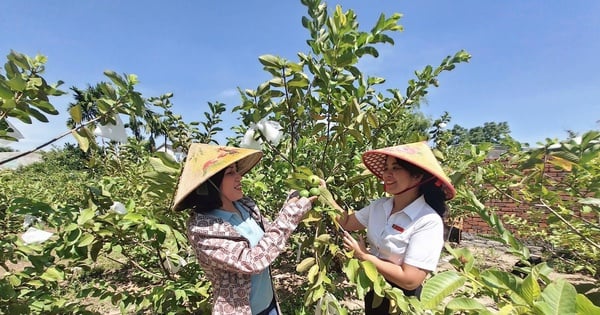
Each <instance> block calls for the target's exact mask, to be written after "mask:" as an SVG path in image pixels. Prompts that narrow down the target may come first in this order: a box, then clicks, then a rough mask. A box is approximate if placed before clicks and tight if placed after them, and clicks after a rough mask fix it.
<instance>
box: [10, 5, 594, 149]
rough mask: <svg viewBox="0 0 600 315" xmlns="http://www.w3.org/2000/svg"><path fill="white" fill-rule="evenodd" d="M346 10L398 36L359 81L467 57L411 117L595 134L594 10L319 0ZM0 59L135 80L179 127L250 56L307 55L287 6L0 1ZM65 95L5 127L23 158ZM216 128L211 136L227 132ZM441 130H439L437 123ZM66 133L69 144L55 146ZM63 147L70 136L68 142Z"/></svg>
mask: <svg viewBox="0 0 600 315" xmlns="http://www.w3.org/2000/svg"><path fill="white" fill-rule="evenodd" d="M327 4H328V6H329V8H330V10H331V9H333V8H334V7H335V5H336V4H340V5H341V6H342V8H343V9H344V10H348V9H352V10H354V11H355V12H356V14H357V15H358V20H359V23H360V27H361V29H363V30H368V29H370V28H371V26H372V25H373V23H374V21H375V20H376V19H377V18H378V16H379V14H380V13H385V14H386V15H387V16H389V15H391V14H392V13H395V12H399V13H402V14H403V15H404V17H403V18H402V19H401V24H402V25H403V26H404V28H405V30H404V32H401V33H396V34H394V35H393V38H394V40H395V45H394V46H390V45H385V46H378V47H377V48H378V50H379V51H380V57H379V58H370V57H369V58H366V59H365V60H363V61H361V63H360V64H359V67H360V68H361V69H362V70H363V72H364V73H367V74H369V75H373V76H381V77H384V78H386V79H387V85H386V86H388V87H394V88H398V89H400V90H401V91H403V90H404V89H405V88H406V86H407V83H406V82H407V81H408V80H409V79H410V78H413V72H414V71H415V70H420V69H422V68H423V67H424V66H425V65H428V64H430V65H432V66H437V65H438V64H439V63H440V62H441V60H442V59H443V58H444V57H445V56H447V55H452V54H454V53H455V52H457V51H459V50H461V49H465V50H466V51H468V52H469V53H470V54H471V55H472V60H471V62H470V63H468V64H461V65H459V66H458V67H457V68H456V69H454V70H453V71H451V72H446V73H443V74H442V75H441V77H440V87H439V88H432V89H430V90H429V94H428V97H427V100H428V103H427V104H424V105H422V110H423V112H424V113H425V114H427V115H429V116H430V117H432V118H437V117H438V116H439V115H441V114H442V113H443V112H444V111H447V112H449V113H450V115H451V116H452V121H451V124H450V126H452V124H459V125H461V126H463V127H466V128H472V127H475V126H480V125H483V123H485V122H491V121H494V122H502V121H506V122H508V124H509V126H510V128H511V131H512V135H513V137H515V138H516V139H517V140H520V141H523V142H529V143H531V144H535V143H536V142H539V141H542V142H543V141H544V139H545V138H558V139H564V138H566V137H567V133H566V130H573V131H576V132H585V131H588V130H592V129H596V130H597V129H600V123H598V121H599V120H600V75H599V73H600V60H599V57H598V56H600V19H599V18H598V16H600V2H598V1H593V0H582V1H566V0H560V1H559V0H557V1H542V0H531V1H523V0H506V1H480V0H469V1H467V0H456V1H442V0H437V1H433V0H421V1H406V0H402V1H400V0H396V1H391V0H390V1H376V0H373V1H365V0H344V1H337V2H336V1H330V2H327ZM0 12H1V13H0V54H2V58H3V62H4V60H5V56H6V55H7V54H8V53H9V52H10V50H11V49H13V50H16V51H18V52H22V53H25V54H28V55H31V56H33V55H35V54H37V53H40V54H43V55H46V56H47V57H48V63H47V66H46V74H45V77H46V78H47V79H48V80H49V81H50V82H55V81H57V80H59V79H60V80H63V81H65V85H63V89H64V90H68V88H69V87H70V86H77V87H81V88H83V87H85V86H86V85H87V84H95V83H97V82H99V81H102V80H107V79H106V78H105V77H104V76H103V74H102V73H103V71H104V70H114V71H116V72H118V73H133V74H136V75H138V77H139V79H140V81H141V83H140V85H139V87H138V89H139V90H140V91H141V92H142V93H143V95H144V96H146V97H148V96H158V95H161V94H163V93H167V92H173V93H174V98H173V99H172V101H173V103H174V110H175V111H176V112H178V113H180V114H182V115H183V118H184V120H186V121H192V120H201V119H202V117H203V115H202V113H203V112H205V111H207V108H208V106H207V102H215V101H220V102H223V103H225V104H227V105H228V106H229V108H232V107H233V106H235V105H237V104H238V103H239V96H238V95H237V93H236V88H237V87H240V88H242V89H247V88H256V86H257V85H258V84H260V83H261V82H263V81H264V80H266V79H268V78H269V77H268V75H267V74H266V73H265V72H264V71H263V70H262V67H261V65H260V64H259V62H258V56H260V55H263V54H274V55H279V56H282V57H284V58H287V59H290V60H293V61H297V57H296V53H297V52H308V46H307V45H306V43H305V41H306V39H307V38H308V33H307V31H306V30H305V29H304V28H303V27H302V25H301V22H300V21H301V18H302V16H304V15H306V10H305V7H304V6H302V5H301V3H300V1H291V0H287V1H281V0H277V1H276V0H255V1H227V0H222V1H190V0H188V1H183V0H181V1H168V2H167V1H155V0H147V1H121V0H103V1H41V0H33V1H17V0H7V1H2V2H0ZM70 101H71V98H70V97H69V96H62V97H60V98H58V99H55V100H54V102H53V104H54V105H55V106H56V107H57V109H58V110H59V111H60V112H61V113H62V114H61V115H60V116H52V117H50V120H51V123H49V124H44V123H41V122H34V123H33V124H32V125H24V124H20V123H19V122H14V121H13V123H14V124H15V125H16V126H17V127H18V129H19V130H20V131H21V132H22V133H23V135H24V136H25V139H23V140H21V141H20V142H19V143H15V144H11V147H13V148H15V149H17V150H21V151H23V150H27V149H32V148H33V147H35V146H37V145H39V144H41V143H43V142H45V141H47V140H49V139H51V138H53V137H54V136H57V135H59V134H61V133H63V132H64V131H66V127H65V125H64V122H65V121H66V119H67V116H66V106H67V103H69V102H70ZM236 123H237V122H236V121H235V120H231V119H230V120H228V124H225V125H223V127H225V128H229V127H228V126H230V125H232V124H236ZM450 126H449V127H450ZM68 138H70V136H69V137H68ZM68 141H71V142H73V141H74V140H73V139H68Z"/></svg>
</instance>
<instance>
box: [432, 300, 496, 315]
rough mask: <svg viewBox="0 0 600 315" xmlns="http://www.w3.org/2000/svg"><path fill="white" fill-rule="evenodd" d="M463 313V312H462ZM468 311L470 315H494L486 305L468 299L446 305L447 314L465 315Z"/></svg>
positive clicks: (453, 301)
mask: <svg viewBox="0 0 600 315" xmlns="http://www.w3.org/2000/svg"><path fill="white" fill-rule="evenodd" d="M461 311H462V312H461ZM464 311H467V313H468V314H471V313H476V314H482V315H487V314H493V313H492V312H490V311H489V310H488V309H487V307H486V306H485V305H483V304H482V303H481V302H479V301H477V300H475V299H472V298H467V297H459V298H456V299H453V300H451V301H450V302H448V304H446V310H445V312H444V313H445V314H464V313H465V312H464Z"/></svg>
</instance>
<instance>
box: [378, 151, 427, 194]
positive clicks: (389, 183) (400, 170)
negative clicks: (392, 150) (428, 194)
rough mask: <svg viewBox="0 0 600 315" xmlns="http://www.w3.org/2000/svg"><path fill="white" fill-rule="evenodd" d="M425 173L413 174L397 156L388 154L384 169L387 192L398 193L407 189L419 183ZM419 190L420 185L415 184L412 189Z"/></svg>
mask: <svg viewBox="0 0 600 315" xmlns="http://www.w3.org/2000/svg"><path fill="white" fill-rule="evenodd" d="M422 177H423V175H415V174H411V173H410V172H409V171H408V170H407V169H406V168H404V167H403V166H402V165H400V164H399V163H398V160H397V159H396V158H395V157H392V156H388V157H387V159H386V161H385V168H384V170H383V183H384V184H385V191H386V192H387V193H390V194H393V195H396V194H399V193H400V192H402V191H404V190H405V189H407V188H409V187H412V186H415V185H417V184H418V183H419V182H420V181H421V179H422ZM413 190H414V191H415V192H418V190H419V187H418V186H415V187H414V188H413V189H411V190H410V191H413Z"/></svg>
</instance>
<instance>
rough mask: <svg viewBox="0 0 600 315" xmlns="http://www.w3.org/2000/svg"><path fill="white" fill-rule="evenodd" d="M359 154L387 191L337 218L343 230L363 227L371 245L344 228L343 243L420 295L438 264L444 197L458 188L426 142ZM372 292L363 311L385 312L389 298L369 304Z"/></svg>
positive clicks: (393, 280) (412, 293) (398, 284)
mask: <svg viewBox="0 0 600 315" xmlns="http://www.w3.org/2000/svg"><path fill="white" fill-rule="evenodd" d="M362 158H363V163H364V164H365V166H366V167H367V168H368V169H369V170H370V171H371V172H372V173H373V174H374V175H375V176H377V177H378V178H379V179H381V180H382V181H383V184H384V189H385V191H386V192H387V193H388V194H389V195H391V196H390V197H383V198H380V199H377V200H374V201H372V202H371V203H370V204H369V205H368V206H366V207H365V208H363V209H361V210H359V211H357V212H354V213H350V214H349V213H345V214H344V215H343V216H341V217H340V218H339V220H338V223H339V224H340V226H342V228H344V229H345V230H346V231H357V230H363V229H366V230H367V240H368V243H369V247H370V248H369V249H367V247H366V244H365V242H364V240H362V238H359V239H358V240H356V239H354V238H353V237H352V236H351V235H350V234H349V233H348V232H345V233H344V245H345V247H346V248H347V249H348V250H353V251H354V256H355V257H356V258H357V259H360V260H366V261H370V262H372V263H373V264H374V265H375V266H376V267H377V271H378V272H379V273H380V274H381V275H382V276H383V277H384V278H385V279H386V280H387V281H388V282H389V283H390V284H391V285H392V286H395V287H398V288H400V289H402V291H403V292H404V294H405V295H407V296H417V297H419V295H420V291H421V285H422V283H423V281H424V280H425V278H426V277H427V275H428V274H429V273H430V272H433V271H435V269H436V267H437V264H438V261H439V258H440V254H441V251H442V247H443V245H444V236H443V233H444V225H443V222H442V217H443V216H444V213H445V212H446V203H445V202H446V200H449V199H452V198H453V197H454V195H455V194H456V191H455V189H454V187H453V186H452V184H451V183H450V179H449V178H448V177H447V176H446V174H444V171H443V170H442V168H441V166H440V165H439V163H438V161H437V159H436V158H435V156H434V155H433V153H432V152H431V149H430V148H429V146H428V145H427V144H426V143H425V142H417V143H410V144H404V145H400V146H395V147H388V148H383V149H378V150H372V151H367V152H365V153H364V154H363V156H362ZM373 296H374V293H373V291H370V292H369V293H367V295H366V296H365V314H367V315H368V314H389V305H390V304H389V301H388V300H387V299H384V301H383V303H381V305H379V306H378V307H377V308H373V307H372V304H373V303H372V302H373Z"/></svg>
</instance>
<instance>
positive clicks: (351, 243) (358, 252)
mask: <svg viewBox="0 0 600 315" xmlns="http://www.w3.org/2000/svg"><path fill="white" fill-rule="evenodd" d="M344 247H345V248H346V249H347V250H353V251H354V257H356V258H357V259H360V260H365V256H367V255H369V251H368V250H367V245H366V244H365V240H364V239H363V237H362V236H359V238H358V240H356V239H354V237H352V235H350V233H348V231H344Z"/></svg>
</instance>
